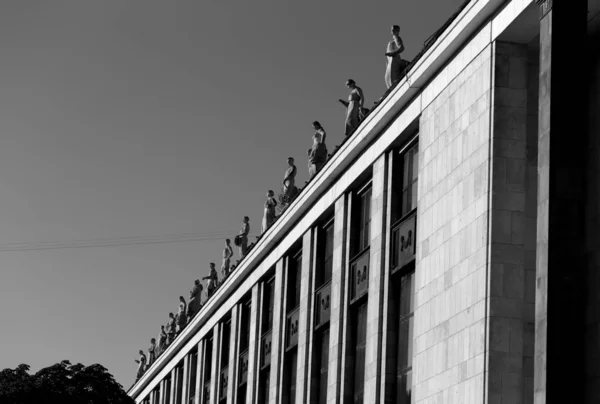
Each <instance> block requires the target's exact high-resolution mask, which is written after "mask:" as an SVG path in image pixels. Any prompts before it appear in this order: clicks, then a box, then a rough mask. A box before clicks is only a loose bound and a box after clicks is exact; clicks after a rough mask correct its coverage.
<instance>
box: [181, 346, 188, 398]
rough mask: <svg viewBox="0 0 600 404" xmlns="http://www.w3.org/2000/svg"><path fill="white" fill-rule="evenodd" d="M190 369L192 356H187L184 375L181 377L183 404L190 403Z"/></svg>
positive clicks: (184, 363)
mask: <svg viewBox="0 0 600 404" xmlns="http://www.w3.org/2000/svg"><path fill="white" fill-rule="evenodd" d="M189 367H190V355H189V354H187V355H186V356H185V357H184V358H183V372H182V373H183V374H182V375H181V377H183V383H182V384H181V390H182V391H181V402H182V403H185V404H187V402H188V401H189V397H188V391H190V389H189V387H188V383H190V381H189V380H188V379H189V374H190V371H189Z"/></svg>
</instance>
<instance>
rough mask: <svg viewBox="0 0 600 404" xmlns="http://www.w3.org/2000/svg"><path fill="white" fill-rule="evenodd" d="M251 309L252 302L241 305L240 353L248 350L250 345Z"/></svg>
mask: <svg viewBox="0 0 600 404" xmlns="http://www.w3.org/2000/svg"><path fill="white" fill-rule="evenodd" d="M250 308H251V302H245V303H242V304H241V309H242V318H241V324H240V353H242V352H244V351H245V350H246V349H248V344H249V343H250Z"/></svg>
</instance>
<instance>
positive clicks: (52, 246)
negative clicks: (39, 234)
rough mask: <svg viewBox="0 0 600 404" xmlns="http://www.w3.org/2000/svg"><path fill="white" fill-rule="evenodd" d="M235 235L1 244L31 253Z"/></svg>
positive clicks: (138, 237) (191, 234) (205, 234)
mask: <svg viewBox="0 0 600 404" xmlns="http://www.w3.org/2000/svg"><path fill="white" fill-rule="evenodd" d="M234 236H235V233H234V234H233V235H232V234H231V233H227V234H226V233H216V232H213V233H180V234H166V235H160V236H134V237H113V238H96V239H83V240H66V241H37V242H12V243H0V252H4V251H31V250H58V249H66V248H92V247H117V246H129V245H141V244H165V243H181V242H198V241H214V240H224V239H226V238H233V237H234Z"/></svg>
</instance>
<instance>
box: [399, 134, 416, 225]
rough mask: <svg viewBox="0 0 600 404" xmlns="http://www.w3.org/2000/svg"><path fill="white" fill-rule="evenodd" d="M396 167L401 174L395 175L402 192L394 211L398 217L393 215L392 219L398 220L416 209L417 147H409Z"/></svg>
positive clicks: (401, 155)
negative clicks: (397, 212)
mask: <svg viewBox="0 0 600 404" xmlns="http://www.w3.org/2000/svg"><path fill="white" fill-rule="evenodd" d="M398 167H399V168H400V169H401V173H397V174H398V175H397V176H398V177H399V178H398V179H399V180H400V181H401V184H398V186H399V188H400V189H401V190H402V194H401V197H400V198H398V200H397V202H396V205H399V206H396V209H395V210H396V211H399V212H400V215H395V217H394V219H400V218H401V217H403V216H404V215H406V214H407V213H409V212H410V211H411V210H413V209H414V208H416V207H417V184H418V176H419V145H418V144H415V145H414V146H410V148H409V149H408V150H406V151H405V152H403V153H402V154H400V164H399V165H398Z"/></svg>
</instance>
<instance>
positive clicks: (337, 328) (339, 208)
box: [327, 195, 349, 404]
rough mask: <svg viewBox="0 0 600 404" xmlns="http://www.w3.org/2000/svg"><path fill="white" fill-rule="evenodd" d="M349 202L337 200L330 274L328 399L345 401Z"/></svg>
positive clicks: (337, 402)
mask: <svg viewBox="0 0 600 404" xmlns="http://www.w3.org/2000/svg"><path fill="white" fill-rule="evenodd" d="M348 205H349V203H348V200H347V197H346V196H345V195H343V196H341V197H340V198H339V199H338V200H337V201H335V212H334V217H335V218H334V224H333V226H334V234H333V271H332V274H331V316H330V320H329V324H330V326H329V327H330V328H329V370H328V376H327V377H328V382H327V402H328V403H329V404H340V403H342V402H343V396H342V386H343V372H342V369H343V366H344V352H345V351H344V347H345V345H346V344H345V339H346V324H345V323H346V312H347V310H346V306H347V304H346V287H345V285H346V262H347V251H346V250H347V248H346V244H347V240H346V239H347V235H348V230H347V229H348V223H349V220H348V209H349V206H348Z"/></svg>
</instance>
